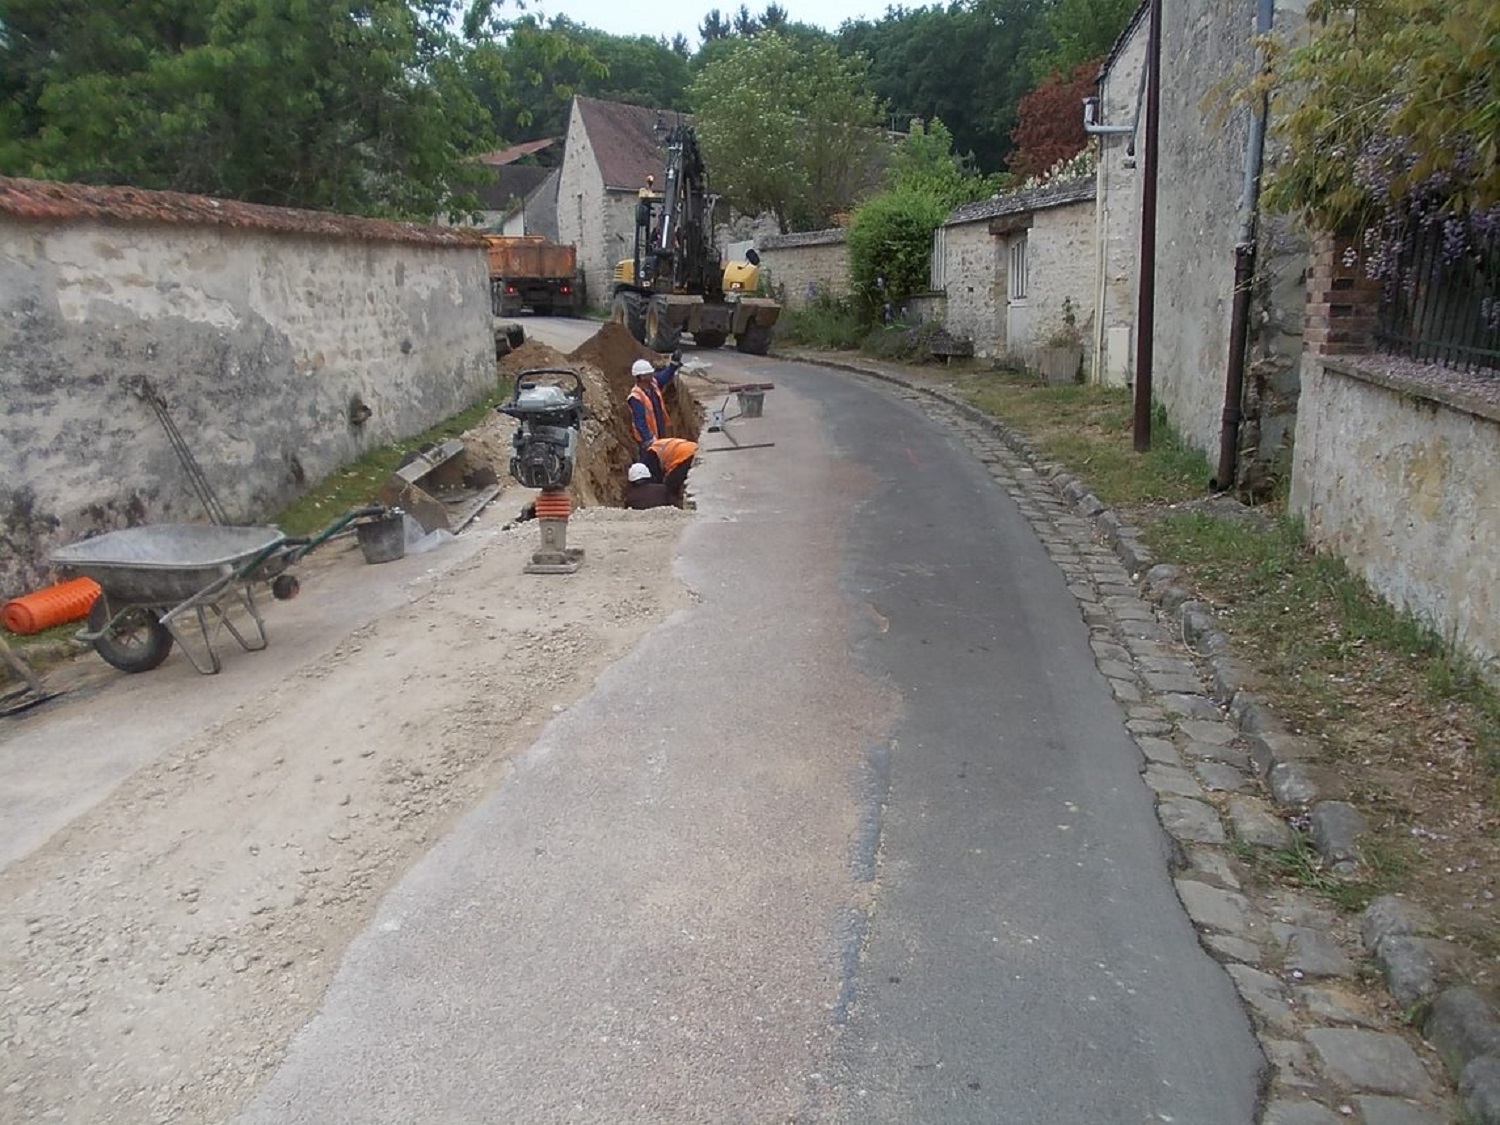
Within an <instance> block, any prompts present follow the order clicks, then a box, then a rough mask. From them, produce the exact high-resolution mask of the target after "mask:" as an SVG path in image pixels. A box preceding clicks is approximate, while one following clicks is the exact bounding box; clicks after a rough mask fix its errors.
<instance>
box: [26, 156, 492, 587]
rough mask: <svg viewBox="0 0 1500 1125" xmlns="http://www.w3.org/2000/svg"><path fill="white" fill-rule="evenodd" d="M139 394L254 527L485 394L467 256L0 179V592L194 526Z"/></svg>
mask: <svg viewBox="0 0 1500 1125" xmlns="http://www.w3.org/2000/svg"><path fill="white" fill-rule="evenodd" d="M143 378H144V379H146V380H148V381H149V383H150V385H151V386H152V387H154V388H155V390H156V392H157V393H158V394H159V395H160V396H161V398H162V399H164V400H165V402H166V406H167V411H168V414H169V417H170V419H171V421H172V422H173V423H174V424H175V425H176V427H177V429H178V430H179V431H180V432H181V434H182V436H183V438H184V439H185V441H186V444H187V446H188V448H189V449H190V450H191V452H192V454H193V455H194V457H195V458H196V459H197V461H198V463H199V464H200V465H201V467H202V470H203V473H204V475H205V476H206V478H207V480H208V482H209V484H210V486H211V487H212V488H213V490H214V492H215V493H216V494H217V495H218V497H219V499H220V501H221V503H222V504H223V506H224V508H225V509H226V510H227V513H228V515H229V517H230V519H231V520H232V521H234V522H244V523H255V522H262V521H265V520H266V519H268V518H270V517H271V516H272V515H273V514H274V513H275V512H276V511H278V510H279V509H281V508H282V507H284V506H285V505H287V504H288V503H289V502H291V501H292V500H294V499H295V498H296V497H297V496H298V495H300V494H301V493H302V492H303V491H305V489H306V488H307V487H308V486H309V485H311V484H313V483H315V482H317V481H318V480H320V479H321V478H323V477H325V476H327V475H328V474H330V473H332V472H333V471H334V470H336V469H338V468H339V467H340V466H342V465H344V464H346V463H347V462H349V461H350V460H353V459H354V458H356V457H358V456H359V455H360V454H361V453H363V452H364V451H365V450H367V449H370V448H373V447H377V446H381V445H385V444H388V443H390V442H393V441H396V440H399V439H401V438H403V437H406V436H409V435H411V434H414V433H418V432H420V431H422V430H423V429H426V428H427V427H429V426H431V425H433V424H435V423H437V422H439V421H441V420H442V419H444V418H447V417H450V416H451V415H453V414H455V413H457V412H458V411H460V410H462V409H463V408H465V407H467V406H468V405H470V404H471V403H472V402H473V401H474V400H475V399H476V398H477V397H479V396H480V395H481V394H483V393H484V392H485V391H486V390H488V389H490V388H492V387H493V386H494V379H495V367H494V343H493V337H492V335H491V326H490V314H489V300H488V279H487V270H486V264H485V256H484V253H483V249H482V244H478V243H476V241H475V240H474V236H472V235H470V234H467V233H463V232H459V231H454V230H439V229H438V228H422V227H409V226H404V225H401V224H395V223H377V222H373V221H370V220H358V219H345V218H342V217H339V216H328V215H313V214H310V213H305V212H293V211H282V210H279V209H275V208H261V207H248V206H246V205H243V204H234V203H227V202H223V201H219V200H207V199H201V198H197V197H190V196H176V195H172V194H169V193H157V192H140V191H133V190H130V189H116V188H77V187H73V186H69V185H55V184H35V183H33V182H31V181H19V180H9V181H5V180H0V390H3V401H4V410H3V412H0V469H3V476H0V594H3V595H6V596H9V595H12V594H14V593H17V592H20V591H22V590H23V589H26V588H31V587H32V586H35V585H36V584H38V583H39V582H40V581H42V580H43V579H44V578H45V576H46V564H45V557H46V553H47V551H48V550H50V549H51V548H52V547H54V546H57V545H60V544H63V543H67V542H71V541H73V540H76V539H79V538H81V537H83V536H85V535H87V534H89V533H91V532H95V531H99V530H104V529H108V528H113V527H118V526H124V525H127V524H138V523H160V522H173V521H185V522H204V521H205V520H206V516H205V513H204V510H203V507H202V505H201V504H200V502H199V501H198V499H197V497H196V494H195V493H194V491H193V489H192V487H191V482H190V480H189V478H188V476H187V474H186V472H185V470H184V468H183V466H182V464H181V462H180V461H179V459H178V456H177V454H176V453H175V452H174V451H173V449H172V446H171V445H170V443H169V440H168V436H167V433H166V431H165V428H164V426H163V424H162V423H161V422H160V420H159V419H158V417H157V415H156V414H155V413H154V412H153V410H152V408H151V406H150V404H149V403H148V402H147V401H146V400H145V399H143V398H142V397H141V396H140V393H139V390H140V388H141V383H140V381H141V380H142V379H143ZM356 400H357V401H356ZM361 406H362V408H363V409H359V407H361ZM352 407H353V408H355V409H354V410H353V413H352V414H351V408H352ZM364 410H368V411H369V414H368V417H367V418H365V419H364V420H363V421H356V420H355V419H356V418H358V417H359V416H360V415H362V414H363V412H364Z"/></svg>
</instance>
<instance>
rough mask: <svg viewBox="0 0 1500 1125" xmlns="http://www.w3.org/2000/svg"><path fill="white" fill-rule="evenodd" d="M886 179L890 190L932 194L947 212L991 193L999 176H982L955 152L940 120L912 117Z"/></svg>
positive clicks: (893, 154) (893, 153)
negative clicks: (968, 166) (915, 118)
mask: <svg viewBox="0 0 1500 1125" xmlns="http://www.w3.org/2000/svg"><path fill="white" fill-rule="evenodd" d="M886 180H887V183H888V184H889V185H890V188H891V190H893V191H896V192H909V193H914V194H919V195H926V196H930V197H931V198H933V199H935V200H937V201H938V203H940V204H941V205H942V207H943V210H944V213H945V214H946V213H947V212H948V211H950V210H952V209H953V208H954V207H957V206H958V205H959V204H960V203H970V202H973V201H974V200H977V199H984V198H985V197H986V196H989V195H992V194H994V193H995V191H997V190H998V189H999V187H1000V183H999V180H998V177H995V176H981V175H979V174H977V173H975V172H973V171H972V170H970V169H969V168H967V167H965V162H964V160H963V159H962V158H960V157H959V156H957V155H955V154H954V152H953V134H952V133H950V132H949V131H948V127H947V126H946V125H944V124H943V123H942V122H941V121H938V120H933V121H928V122H924V121H921V120H915V121H912V122H911V123H910V124H909V125H908V127H907V131H906V136H905V137H903V138H902V140H901V143H900V144H899V145H897V146H896V148H895V149H894V150H893V151H892V153H891V163H890V167H889V169H888V170H887V172H886Z"/></svg>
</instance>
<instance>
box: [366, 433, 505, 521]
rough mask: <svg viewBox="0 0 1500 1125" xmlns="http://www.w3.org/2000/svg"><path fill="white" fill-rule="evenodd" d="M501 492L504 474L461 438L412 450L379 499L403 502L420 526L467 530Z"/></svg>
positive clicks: (393, 504) (393, 505)
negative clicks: (476, 456)
mask: <svg viewBox="0 0 1500 1125" xmlns="http://www.w3.org/2000/svg"><path fill="white" fill-rule="evenodd" d="M499 492H500V478H499V477H498V476H497V475H496V473H495V470H494V469H492V468H491V467H490V466H488V465H480V464H476V463H474V462H473V461H472V460H471V459H470V457H469V456H468V453H467V452H466V451H465V449H464V443H463V442H462V441H460V440H459V439H458V438H449V439H448V440H447V441H445V442H443V443H441V444H440V445H435V446H433V447H432V448H430V449H427V450H423V451H422V452H420V453H413V454H412V455H411V456H409V457H408V458H407V459H406V461H405V463H404V464H402V466H401V467H400V468H399V469H397V470H396V471H395V472H394V473H392V474H391V475H390V476H389V477H387V478H386V480H385V483H384V484H382V485H381V486H380V490H379V491H378V492H377V493H376V499H377V500H379V501H380V503H382V504H384V505H386V506H387V507H390V508H400V509H401V510H402V511H403V512H405V513H406V514H407V515H408V516H410V517H411V518H412V519H414V520H416V521H417V523H419V524H421V525H422V530H423V531H426V532H432V531H451V532H453V533H454V534H455V535H456V534H458V532H459V531H461V530H463V528H464V527H466V526H467V525H468V524H469V522H470V521H471V520H473V518H474V517H475V516H477V515H478V514H479V512H480V510H481V509H482V508H483V507H484V506H485V505H486V504H488V503H489V502H490V501H491V500H493V499H494V498H495V497H496V496H497V495H498V494H499Z"/></svg>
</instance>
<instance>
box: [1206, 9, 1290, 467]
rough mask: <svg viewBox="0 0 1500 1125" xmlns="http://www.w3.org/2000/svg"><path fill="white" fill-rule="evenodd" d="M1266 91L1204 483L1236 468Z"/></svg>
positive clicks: (1258, 106) (1252, 143)
mask: <svg viewBox="0 0 1500 1125" xmlns="http://www.w3.org/2000/svg"><path fill="white" fill-rule="evenodd" d="M1275 13H1276V4H1275V0H1257V4H1256V9H1255V34H1256V35H1257V36H1262V35H1268V34H1270V31H1271V26H1272V22H1273V20H1274V19H1275ZM1266 110H1267V105H1266V96H1265V95H1264V94H1262V95H1261V97H1260V98H1259V99H1258V100H1257V101H1256V103H1255V109H1254V111H1253V114H1252V116H1251V119H1250V135H1249V136H1248V137H1247V138H1246V141H1245V180H1244V185H1243V187H1242V189H1241V192H1240V212H1239V218H1240V227H1239V237H1238V239H1237V240H1236V242H1235V246H1234V298H1233V300H1232V302H1231V303H1230V309H1229V357H1228V360H1227V362H1226V364H1225V367H1224V410H1223V413H1222V415H1221V416H1220V428H1219V465H1218V471H1217V472H1216V473H1215V474H1214V479H1213V480H1211V481H1209V482H1208V486H1209V488H1210V489H1211V490H1213V491H1215V492H1228V491H1229V490H1231V489H1232V488H1234V482H1235V476H1236V474H1237V473H1238V472H1239V448H1240V423H1241V422H1242V421H1243V420H1244V408H1243V405H1242V403H1243V399H1244V394H1245V347H1246V344H1247V342H1248V340H1249V335H1250V296H1251V291H1252V288H1253V286H1254V283H1255V257H1256V249H1255V247H1256V216H1257V214H1258V212H1259V210H1260V176H1261V166H1262V164H1263V162H1264V160H1265V151H1266Z"/></svg>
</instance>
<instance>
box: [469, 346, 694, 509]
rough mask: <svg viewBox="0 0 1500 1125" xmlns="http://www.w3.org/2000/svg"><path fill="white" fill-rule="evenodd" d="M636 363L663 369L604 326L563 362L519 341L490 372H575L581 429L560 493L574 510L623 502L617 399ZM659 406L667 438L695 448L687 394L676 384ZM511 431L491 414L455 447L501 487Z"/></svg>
mask: <svg viewBox="0 0 1500 1125" xmlns="http://www.w3.org/2000/svg"><path fill="white" fill-rule="evenodd" d="M637 359H649V360H650V361H651V362H652V363H661V362H663V357H662V356H660V355H658V354H657V353H656V352H653V351H652V350H651V349H650V348H647V347H644V346H642V345H641V344H639V343H637V342H636V341H635V339H634V338H633V337H632V336H631V335H630V333H629V332H627V331H626V330H625V329H624V328H623V327H622V326H621V325H618V324H605V325H604V327H603V328H601V329H600V330H599V331H598V332H596V333H595V334H594V335H593V336H591V337H590V338H589V339H588V340H586V341H584V342H583V344H581V345H580V346H579V347H577V348H575V349H574V350H573V351H572V352H571V353H569V354H567V355H564V354H563V353H561V352H559V351H557V350H556V349H555V348H550V347H548V346H547V345H546V344H543V343H541V342H539V341H537V340H527V341H526V342H525V343H524V344H522V345H521V346H520V347H519V348H517V349H515V350H514V351H512V352H510V353H509V354H507V355H505V356H503V357H501V358H500V359H499V360H498V361H497V362H496V364H495V369H496V373H497V374H498V375H500V376H501V377H502V378H505V379H506V380H510V379H512V378H514V377H515V376H517V375H519V374H520V373H521V372H523V371H529V370H533V369H536V368H542V367H562V368H566V369H568V370H570V371H577V372H578V374H579V377H580V378H582V379H583V404H584V406H585V407H586V408H587V409H588V413H589V417H588V418H586V419H585V420H584V423H583V429H582V432H581V434H580V437H579V444H578V461H577V464H576V466H575V468H574V471H573V483H572V484H571V485H570V486H569V488H568V493H569V495H571V496H572V497H573V502H574V504H576V505H578V506H579V507H589V506H591V505H602V506H608V507H619V506H620V504H621V502H622V500H623V499H624V493H625V470H626V469H627V468H629V467H630V463H631V462H632V461H634V460H635V437H634V435H633V434H632V433H631V430H630V410H629V408H628V407H627V406H626V401H625V400H626V399H627V398H628V397H629V395H630V388H631V384H632V382H633V380H632V379H631V377H630V365H631V364H632V363H634V362H635V361H636V360H637ZM663 399H664V401H665V402H666V406H667V412H668V413H669V414H670V415H671V416H672V425H671V434H672V436H673V437H685V438H690V439H692V440H694V441H696V440H697V439H698V432H699V430H700V429H701V428H702V426H703V407H702V406H701V405H700V404H699V402H698V400H697V398H695V397H694V395H693V393H692V391H690V390H689V389H688V388H687V387H685V386H683V384H682V381H681V380H680V379H673V380H672V382H671V384H670V385H668V387H667V389H666V392H665V394H664V395H663ZM514 430H515V422H514V421H513V420H512V419H510V418H508V417H507V416H506V415H504V414H501V413H500V412H499V411H495V412H494V413H493V415H492V416H490V417H488V418H486V419H485V421H484V422H482V423H480V425H478V426H476V427H474V429H472V430H470V431H468V432H467V433H465V434H464V435H463V440H464V444H465V447H466V448H467V449H468V451H469V453H470V455H471V456H477V457H479V458H481V459H482V460H485V461H487V462H488V463H489V464H490V465H491V467H492V468H494V470H495V472H496V473H497V474H498V475H499V477H500V479H501V480H509V479H510V450H511V446H510V441H511V434H512V433H513V432H514Z"/></svg>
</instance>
